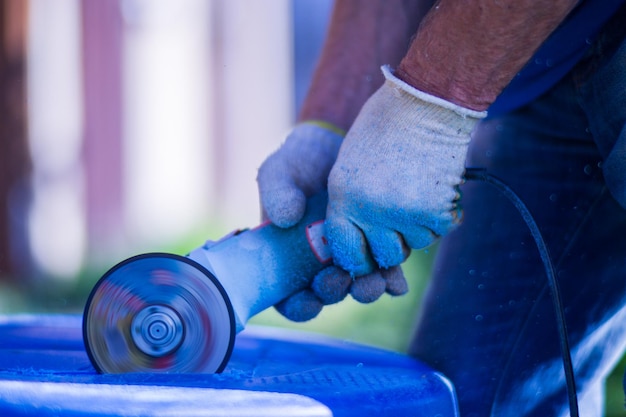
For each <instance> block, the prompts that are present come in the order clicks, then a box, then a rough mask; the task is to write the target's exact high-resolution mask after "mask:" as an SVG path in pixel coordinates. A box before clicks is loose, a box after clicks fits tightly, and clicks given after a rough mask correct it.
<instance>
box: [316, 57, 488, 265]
mask: <svg viewBox="0 0 626 417" xmlns="http://www.w3.org/2000/svg"><path fill="white" fill-rule="evenodd" d="M383 74H384V76H385V78H386V81H385V83H384V84H383V86H382V87H381V88H380V89H379V90H378V91H377V92H376V93H374V94H373V95H372V96H371V97H370V98H369V99H368V101H367V102H366V103H365V105H364V106H363V108H362V109H361V111H360V113H359V115H358V117H357V119H356V120H355V122H354V124H353V126H352V127H351V128H350V130H349V132H348V134H347V136H346V138H345V139H344V141H343V144H342V146H341V149H340V151H339V155H338V157H337V161H336V162H335V165H334V166H333V168H332V170H331V173H330V176H329V178H328V200H329V203H328V211H327V215H326V235H327V238H328V239H329V241H330V245H331V251H332V254H333V259H334V261H335V264H336V265H339V266H340V267H341V268H343V269H345V270H347V271H349V272H351V273H352V274H354V275H357V276H359V275H364V274H367V273H370V272H371V271H372V269H373V268H375V267H376V266H378V267H381V268H389V267H392V266H395V265H399V264H400V263H401V262H402V261H404V259H405V253H406V248H405V246H406V245H408V246H409V247H411V248H414V249H417V248H423V247H426V246H428V245H430V244H431V243H433V241H434V240H435V239H437V238H438V237H439V236H442V235H445V234H446V233H448V232H449V231H450V230H451V229H453V227H454V226H455V225H456V224H457V223H459V222H460V220H461V212H460V206H459V205H458V204H457V203H458V199H459V192H458V186H459V184H460V183H461V182H462V176H463V173H464V170H465V168H464V167H465V157H466V154H467V150H468V145H469V142H470V133H471V131H472V129H473V127H474V125H475V124H476V123H477V121H478V120H479V119H480V118H483V117H485V116H486V112H477V111H473V110H469V109H465V108H463V107H460V106H458V105H455V104H453V103H450V102H447V101H445V100H443V99H440V98H437V97H434V96H431V95H429V94H426V93H424V92H421V91H418V90H417V89H415V88H413V87H411V86H410V85H408V84H407V83H405V82H403V81H401V80H400V79H398V78H396V77H395V76H394V75H393V74H392V72H391V70H390V69H389V68H388V67H384V68H383Z"/></svg>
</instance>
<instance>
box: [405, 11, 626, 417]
mask: <svg viewBox="0 0 626 417" xmlns="http://www.w3.org/2000/svg"><path fill="white" fill-rule="evenodd" d="M621 25H622V24H621V23H620V24H619V25H618V26H621ZM620 30H621V29H620ZM625 122H626V43H625V42H623V34H622V33H618V34H616V33H614V32H611V31H608V32H607V33H605V34H604V35H603V36H602V37H601V38H600V39H599V40H598V42H597V43H596V44H595V45H594V47H593V49H592V51H590V53H589V55H588V56H587V57H586V58H585V60H584V62H582V63H581V64H580V65H579V66H578V67H577V68H576V69H575V70H574V71H572V73H571V74H570V75H569V76H568V77H567V78H566V79H564V80H563V81H562V82H560V83H559V84H558V85H557V86H555V87H554V88H553V89H552V90H551V91H550V92H548V93H547V94H545V95H544V96H542V97H541V98H540V99H538V100H537V101H535V102H534V103H532V104H530V105H528V106H526V107H524V108H522V109H519V110H517V111H515V112H513V113H510V114H508V115H505V116H503V117H500V118H497V119H487V120H485V121H484V122H482V123H481V124H479V126H478V127H477V129H476V131H475V133H474V139H473V141H472V148H471V150H470V155H469V158H468V162H467V166H468V167H481V168H486V169H487V172H489V173H491V174H493V175H495V176H497V177H499V178H500V179H502V180H503V181H504V182H505V183H507V184H508V185H509V186H510V187H511V188H512V189H513V190H514V191H515V192H516V193H518V194H519V196H520V197H521V198H522V199H523V201H524V202H525V203H526V205H527V206H528V207H529V209H530V211H531V212H532V214H533V216H534V217H535V219H536V221H537V223H538V225H539V228H540V230H541V232H542V234H543V237H544V239H545V241H546V243H547V246H548V249H549V251H550V255H551V258H552V260H553V263H554V268H555V270H556V274H557V279H558V280H559V284H560V287H561V293H562V297H563V301H564V305H565V315H566V320H567V326H568V331H569V338H570V344H571V352H572V358H573V363H574V367H575V373H576V383H577V386H578V398H579V403H580V410H581V415H582V416H601V415H602V414H603V407H602V404H603V398H604V397H603V393H604V381H605V378H606V377H607V375H608V374H609V373H610V371H611V370H612V369H613V367H614V366H615V365H616V363H617V361H618V360H619V359H620V358H621V356H622V354H623V353H624V350H625V348H626V209H625V208H624V207H622V206H620V204H618V202H617V201H616V199H615V198H614V197H613V194H612V193H611V190H609V189H608V188H607V186H606V182H605V179H604V176H603V172H602V168H601V165H602V161H603V160H604V158H606V156H607V155H608V154H609V153H610V152H611V150H612V147H613V146H614V145H615V143H616V142H617V141H618V138H619V137H620V134H621V135H622V142H621V143H622V144H625V145H626V139H624V138H623V136H624V135H626V133H624V132H623V131H622V130H623V127H624V124H625ZM624 131H626V129H624ZM624 171H625V172H626V161H625V162H624ZM613 191H614V190H613ZM462 193H463V196H462V200H461V201H462V204H463V208H464V216H465V217H464V221H463V224H462V225H461V226H460V227H459V228H458V229H457V230H455V231H454V232H452V233H451V234H450V235H448V236H446V237H445V238H444V239H443V240H442V241H441V244H440V246H439V248H438V251H437V259H436V261H435V267H434V271H433V277H432V280H431V282H430V284H429V288H428V290H427V293H426V295H425V298H424V301H423V304H422V310H421V312H420V317H419V323H418V326H417V329H416V333H415V336H414V339H413V342H412V345H411V348H410V352H411V354H412V355H415V356H416V357H418V358H420V359H421V360H423V361H425V362H427V363H430V364H431V365H432V366H433V367H434V368H436V369H438V370H440V371H441V372H442V373H443V374H445V375H446V376H447V377H448V378H450V379H451V381H452V382H453V384H454V386H455V388H456V391H457V395H458V398H459V406H460V411H461V416H462V417H483V416H498V417H502V416H516V417H519V416H541V417H546V416H566V415H568V412H569V411H568V403H567V394H566V389H565V379H564V372H563V367H562V359H561V353H560V349H559V339H558V330H557V325H556V321H555V316H554V310H553V305H552V302H551V298H550V292H549V291H550V290H549V287H548V281H547V278H546V276H545V273H544V270H543V266H542V263H541V260H540V257H539V255H538V251H537V248H536V246H535V243H534V241H533V240H532V238H531V235H530V233H529V232H528V229H527V227H526V225H525V224H524V223H523V221H522V219H521V217H520V215H519V214H518V213H517V211H516V209H515V208H514V207H513V206H512V205H511V204H510V203H509V202H508V200H506V199H505V198H504V197H503V196H501V195H499V193H498V192H497V191H496V190H495V189H494V188H492V187H491V186H489V185H486V184H482V183H476V182H467V183H466V184H464V185H463V186H462Z"/></svg>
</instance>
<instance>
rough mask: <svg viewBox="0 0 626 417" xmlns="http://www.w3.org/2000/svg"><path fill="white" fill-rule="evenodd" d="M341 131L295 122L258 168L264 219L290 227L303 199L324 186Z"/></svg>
mask: <svg viewBox="0 0 626 417" xmlns="http://www.w3.org/2000/svg"><path fill="white" fill-rule="evenodd" d="M342 141H343V132H342V131H341V130H340V129H338V128H334V127H333V126H331V125H328V124H323V123H318V122H308V123H302V124H299V125H297V126H296V127H295V128H294V129H293V131H292V132H291V133H290V134H289V136H287V139H286V140H285V142H284V143H283V145H282V146H281V147H280V148H279V149H278V150H277V151H276V152H274V153H273V154H271V155H270V156H269V157H268V158H267V159H266V160H265V161H264V162H263V164H262V165H261V167H260V168H259V172H258V174H257V184H258V187H259V196H260V198H261V208H262V210H263V217H264V220H267V219H269V220H270V221H271V222H272V223H274V224H275V225H277V226H279V227H291V226H293V225H295V224H296V223H298V221H299V220H300V219H301V218H302V216H304V210H305V208H306V199H307V197H310V196H312V195H314V194H316V193H318V192H320V191H322V190H324V189H325V188H326V181H327V179H328V173H329V172H330V169H331V168H332V166H333V164H334V163H335V159H336V158H337V152H339V146H341V142H342Z"/></svg>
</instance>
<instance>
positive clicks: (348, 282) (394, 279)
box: [257, 122, 408, 321]
mask: <svg viewBox="0 0 626 417" xmlns="http://www.w3.org/2000/svg"><path fill="white" fill-rule="evenodd" d="M342 140H343V132H341V131H340V130H339V129H338V128H335V127H333V126H331V125H329V124H326V123H320V122H306V123H302V124H299V125H298V126H296V127H295V128H294V130H293V131H292V132H291V134H290V135H289V136H288V137H287V139H286V140H285V143H284V144H283V145H282V146H281V147H280V148H279V149H278V150H277V151H276V152H274V153H273V154H272V155H270V156H269V157H268V158H267V159H266V160H265V161H264V162H263V164H262V165H261V167H260V168H259V172H258V176H257V183H258V187H259V195H260V199H261V206H262V210H263V218H264V220H265V219H269V220H270V221H271V222H272V223H274V224H276V225H277V226H279V227H290V226H293V225H295V224H296V223H297V222H298V221H300V219H301V218H302V216H303V215H304V211H305V208H306V199H307V197H310V196H312V195H314V194H316V193H317V192H320V191H322V190H323V189H325V188H326V182H327V179H328V173H329V172H330V169H331V168H332V165H333V164H334V162H335V159H336V158H337V152H338V151H339V146H340V145H341V142H342ZM407 256H408V253H407ZM407 291H408V287H407V283H406V281H405V279H404V275H403V274H402V270H401V269H400V268H399V267H398V268H391V269H389V270H388V271H374V272H373V273H372V274H369V275H368V276H365V277H359V278H356V279H354V280H353V278H352V277H351V276H350V275H349V274H348V273H347V272H346V271H343V270H342V269H340V268H337V267H335V266H330V267H328V268H326V269H324V270H322V271H321V272H320V273H319V274H318V275H317V276H316V277H315V278H314V279H313V283H312V286H311V288H309V289H305V290H303V291H301V292H298V293H296V294H294V295H292V296H291V297H289V298H287V299H286V300H283V301H282V302H280V303H279V304H277V305H276V309H277V310H278V311H279V312H280V313H281V314H282V315H283V316H285V317H287V318H288V319H290V320H293V321H306V320H309V319H312V318H313V317H315V316H317V314H319V312H320V311H321V310H322V308H323V306H324V305H327V304H333V303H337V302H339V301H341V300H343V299H344V298H345V297H346V295H347V294H348V293H351V294H352V297H353V298H354V299H356V300H357V301H360V302H372V301H374V300H376V299H377V298H379V297H380V296H381V295H382V294H383V293H385V292H387V293H388V294H391V295H401V294H404V293H406V292H407Z"/></svg>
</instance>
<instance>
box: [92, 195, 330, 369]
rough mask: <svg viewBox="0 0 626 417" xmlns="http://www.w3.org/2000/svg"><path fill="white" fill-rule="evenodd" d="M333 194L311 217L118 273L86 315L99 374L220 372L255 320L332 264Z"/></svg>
mask: <svg viewBox="0 0 626 417" xmlns="http://www.w3.org/2000/svg"><path fill="white" fill-rule="evenodd" d="M326 201H327V198H326V195H325V194H318V195H316V196H314V197H312V198H310V199H309V200H308V202H307V210H306V213H305V215H304V218H303V219H302V220H301V221H300V222H299V223H298V224H297V225H295V226H293V227H291V228H288V229H281V228H279V227H277V226H274V225H272V224H270V223H265V224H262V225H260V226H258V227H256V228H254V229H250V230H244V231H241V232H236V233H233V234H231V235H228V236H226V237H224V238H223V239H221V240H219V241H217V242H211V241H209V242H207V243H206V244H205V245H203V246H202V247H199V248H197V249H195V250H193V251H192V252H191V253H190V254H189V255H187V256H179V255H174V254H168V253H148V254H143V255H138V256H135V257H132V258H129V259H127V260H125V261H123V262H121V263H119V264H117V265H115V266H114V267H113V268H111V269H110V270H109V271H108V272H106V273H105V274H104V275H103V276H102V278H101V279H100V280H99V281H98V282H97V283H96V285H95V286H94V288H93V290H92V291H91V294H90V296H89V298H88V301H87V304H86V306H85V311H84V314H83V339H84V342H85V347H86V350H87V354H88V356H89V358H90V360H91V362H92V364H93V365H94V367H95V368H96V369H97V370H98V371H99V372H101V373H126V372H176V373H180V372H200V373H215V372H221V371H222V370H223V369H224V367H225V366H226V364H227V363H228V360H229V358H230V355H231V352H232V349H233V345H234V339H235V335H236V333H238V332H239V331H241V330H242V329H243V328H244V326H245V324H246V323H247V321H248V319H249V318H250V317H252V316H253V315H255V314H257V313H259V312H261V311H263V310H265V309H266V308H269V307H271V306H273V305H274V304H276V303H278V302H279V301H281V300H283V299H284V298H286V297H288V296H289V295H291V294H293V293H295V292H297V291H300V290H302V289H304V288H307V287H308V286H309V284H310V282H311V280H312V279H313V277H314V276H315V274H317V272H319V271H321V270H322V269H323V268H324V267H325V266H327V265H328V264H329V263H330V262H331V261H332V260H331V258H330V255H329V250H328V247H327V246H326V240H325V238H324V232H323V218H324V215H325V209H326Z"/></svg>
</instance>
